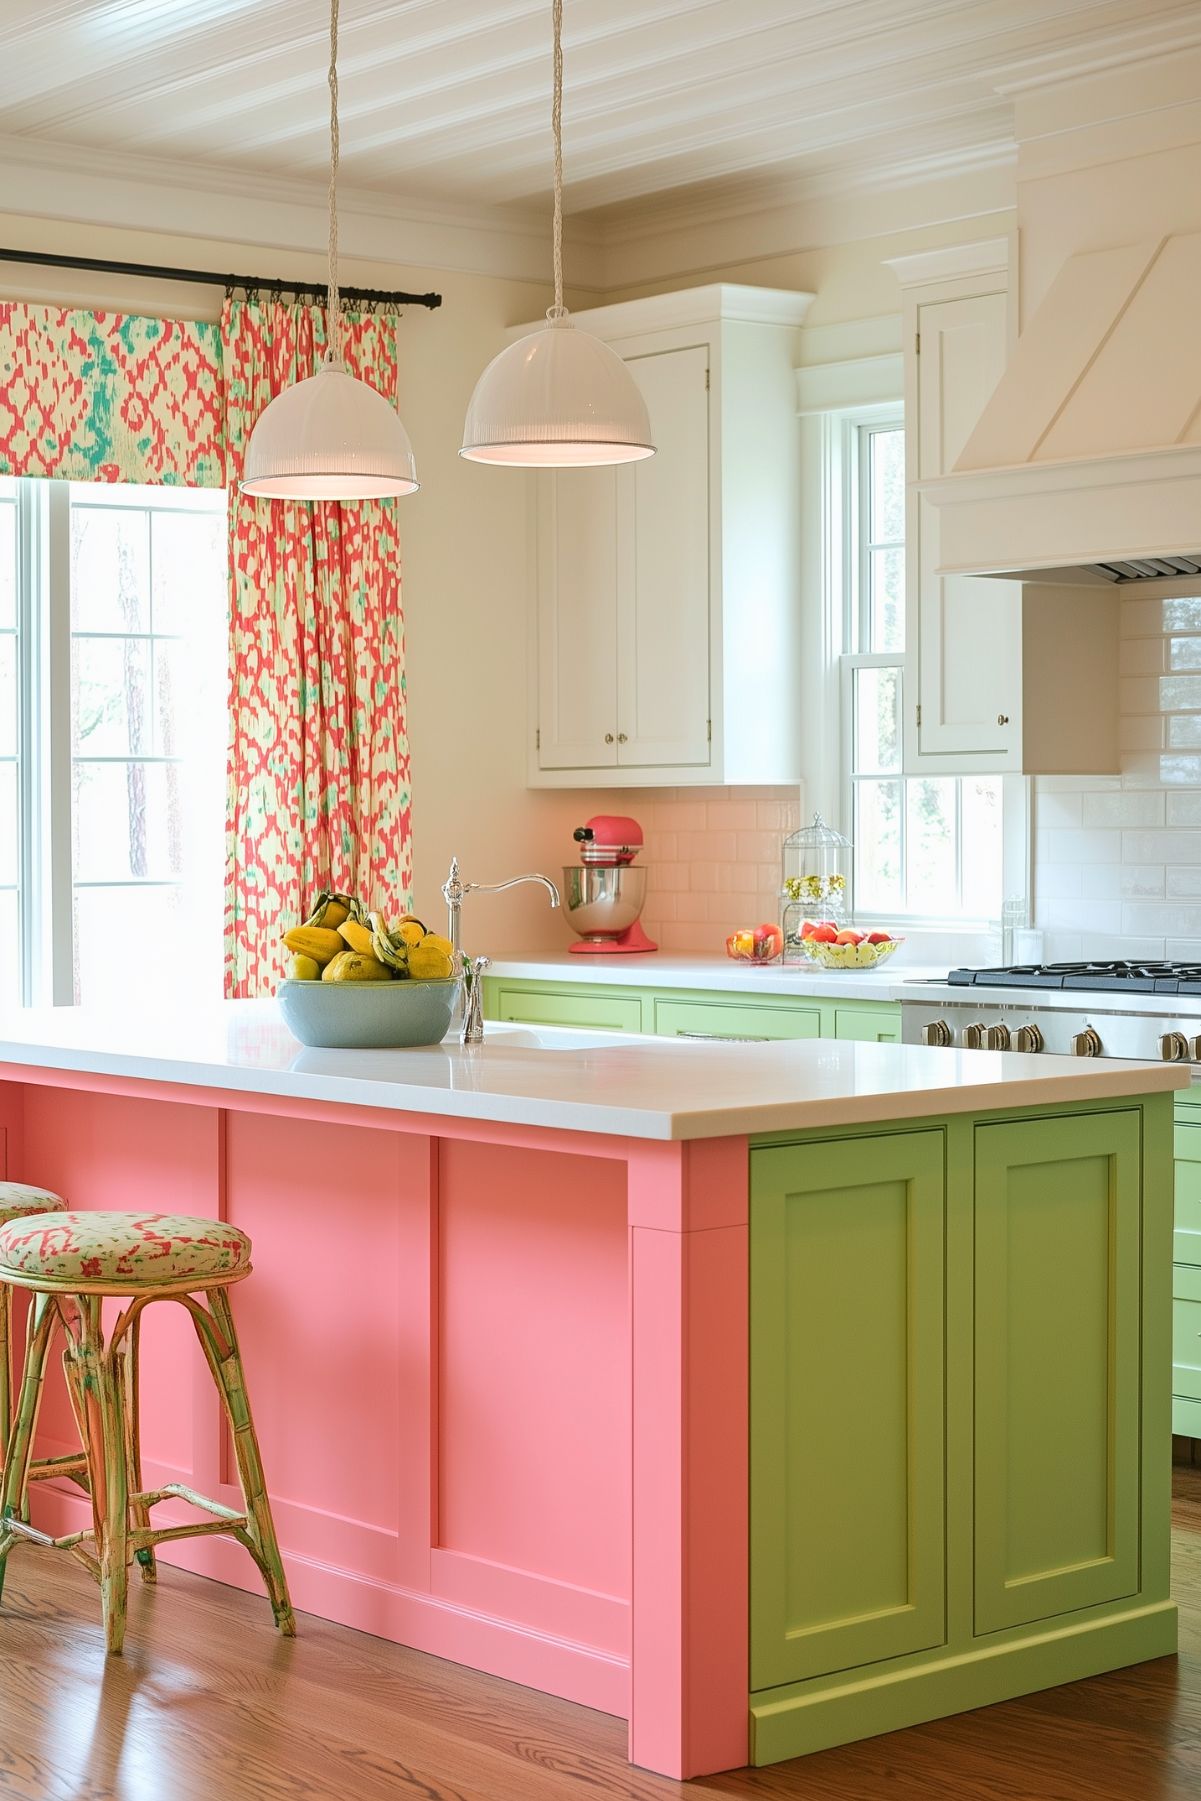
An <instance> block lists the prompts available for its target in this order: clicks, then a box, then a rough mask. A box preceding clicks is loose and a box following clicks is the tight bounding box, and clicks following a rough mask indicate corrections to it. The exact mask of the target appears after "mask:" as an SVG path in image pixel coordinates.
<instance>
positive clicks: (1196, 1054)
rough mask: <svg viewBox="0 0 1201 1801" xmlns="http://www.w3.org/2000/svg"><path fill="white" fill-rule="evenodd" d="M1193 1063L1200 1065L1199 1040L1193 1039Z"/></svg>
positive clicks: (1200, 1044) (1200, 1046)
mask: <svg viewBox="0 0 1201 1801" xmlns="http://www.w3.org/2000/svg"><path fill="white" fill-rule="evenodd" d="M1193 1062H1194V1063H1201V1038H1194V1039H1193Z"/></svg>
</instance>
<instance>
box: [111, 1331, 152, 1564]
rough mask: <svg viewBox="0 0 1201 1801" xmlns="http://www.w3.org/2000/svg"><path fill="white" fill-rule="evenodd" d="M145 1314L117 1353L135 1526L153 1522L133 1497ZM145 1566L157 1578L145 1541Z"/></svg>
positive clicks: (138, 1487) (137, 1478)
mask: <svg viewBox="0 0 1201 1801" xmlns="http://www.w3.org/2000/svg"><path fill="white" fill-rule="evenodd" d="M141 1336H142V1316H141V1314H140V1313H139V1314H137V1315H136V1316H135V1318H134V1322H133V1324H132V1326H131V1327H130V1328H129V1331H128V1333H127V1334H126V1337H125V1340H124V1342H123V1344H122V1345H121V1348H120V1351H119V1352H118V1356H119V1358H120V1364H121V1392H122V1397H123V1403H124V1412H125V1462H126V1467H127V1468H128V1471H129V1492H130V1496H131V1499H130V1503H129V1512H130V1517H131V1519H132V1520H133V1523H134V1525H135V1526H141V1527H146V1528H148V1527H149V1525H150V1509H149V1507H143V1506H141V1505H140V1504H139V1503H138V1502H137V1501H134V1500H133V1499H132V1497H133V1496H134V1495H136V1494H140V1493H141V1492H142V1423H141V1406H140V1403H141V1395H140V1386H141V1383H140V1371H141V1360H142V1346H141ZM135 1555H136V1556H137V1560H138V1563H139V1564H140V1565H141V1569H142V1581H143V1582H155V1581H157V1579H158V1566H157V1564H156V1562H155V1557H154V1546H153V1545H145V1546H144V1547H143V1548H142V1550H140V1551H138V1552H136V1553H135Z"/></svg>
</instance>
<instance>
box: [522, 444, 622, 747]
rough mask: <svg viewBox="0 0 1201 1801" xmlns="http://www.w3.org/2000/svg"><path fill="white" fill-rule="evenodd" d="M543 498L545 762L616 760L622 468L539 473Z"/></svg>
mask: <svg viewBox="0 0 1201 1801" xmlns="http://www.w3.org/2000/svg"><path fill="white" fill-rule="evenodd" d="M537 508H538V524H537V540H538V731H539V744H538V766H539V768H541V769H603V768H605V767H611V766H612V765H614V764H615V763H616V762H617V487H616V471H615V470H613V469H569V470H567V471H566V473H564V474H559V475H540V476H539V477H538V499H537ZM606 738H607V739H608V743H606V741H605V740H606Z"/></svg>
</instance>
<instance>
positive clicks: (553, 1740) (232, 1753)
mask: <svg viewBox="0 0 1201 1801" xmlns="http://www.w3.org/2000/svg"><path fill="white" fill-rule="evenodd" d="M1175 1495H1176V1499H1175V1506H1174V1510H1173V1517H1174V1523H1175V1533H1174V1588H1175V1593H1176V1597H1177V1599H1178V1601H1179V1602H1180V1606H1181V1618H1182V1631H1181V1651H1180V1657H1179V1659H1173V1658H1161V1659H1159V1660H1158V1661H1157V1662H1155V1663H1149V1664H1143V1665H1140V1666H1137V1667H1135V1668H1133V1669H1130V1670H1124V1671H1118V1672H1116V1673H1115V1674H1113V1675H1111V1676H1100V1677H1097V1678H1095V1679H1094V1680H1092V1681H1090V1682H1078V1683H1074V1684H1073V1685H1071V1686H1070V1687H1067V1688H1061V1689H1052V1690H1049V1691H1047V1692H1046V1693H1044V1694H1038V1695H1031V1696H1029V1697H1028V1698H1026V1699H1025V1700H1021V1701H1014V1702H1008V1703H1006V1704H1004V1705H1002V1706H998V1707H988V1708H981V1709H980V1710H978V1711H977V1712H976V1713H970V1714H963V1715H960V1716H959V1717H958V1718H956V1719H953V1720H942V1721H938V1722H936V1723H935V1724H933V1725H930V1726H919V1727H915V1728H913V1729H911V1730H910V1731H908V1732H898V1733H893V1734H891V1735H890V1736H888V1737H887V1738H878V1739H869V1740H867V1741H866V1742H865V1743H863V1744H860V1745H854V1746H850V1747H847V1748H846V1749H843V1750H839V1751H828V1752H824V1753H822V1754H821V1755H819V1756H816V1757H809V1758H804V1759H800V1760H798V1761H796V1762H794V1763H789V1764H777V1765H775V1766H774V1767H773V1768H771V1769H766V1770H742V1771H736V1772H734V1773H732V1774H730V1775H725V1776H714V1777H709V1778H707V1779H706V1780H705V1781H703V1782H697V1783H689V1784H678V1783H674V1782H667V1781H664V1780H663V1779H662V1778H660V1777H656V1776H650V1775H647V1774H646V1772H644V1771H641V1770H631V1769H630V1768H629V1767H628V1765H627V1764H626V1762H625V1758H624V1745H625V1726H624V1724H623V1723H622V1722H621V1721H618V1720H614V1719H610V1718H608V1717H607V1716H605V1715H603V1714H595V1713H590V1712H588V1711H587V1710H586V1709H584V1708H579V1707H573V1706H571V1705H570V1704H569V1703H567V1702H563V1701H553V1700H549V1699H547V1698H546V1697H545V1696H542V1695H539V1694H536V1693H535V1692H534V1691H533V1690H531V1689H523V1688H517V1687H515V1686H513V1685H512V1684H510V1683H505V1682H500V1681H497V1680H495V1679H493V1678H491V1677H487V1676H480V1675H476V1674H475V1673H473V1672H472V1671H469V1670H464V1669H460V1668H459V1667H458V1666H457V1665H455V1664H449V1663H441V1662H439V1661H438V1660H437V1659H435V1658H431V1657H423V1656H420V1655H419V1654H417V1653H416V1652H412V1651H405V1650H402V1649H401V1648H400V1647H398V1646H396V1645H391V1644H386V1643H384V1642H383V1641H382V1640H379V1639H372V1638H367V1637H365V1636H363V1635H362V1634H359V1633H355V1632H350V1631H347V1630H345V1629H343V1628H342V1627H338V1626H329V1625H326V1624H325V1623H324V1622H322V1621H320V1620H316V1619H313V1618H311V1617H307V1616H306V1617H303V1618H302V1619H301V1622H300V1626H301V1636H300V1637H299V1638H298V1639H296V1640H294V1641H288V1640H281V1639H279V1638H276V1637H275V1636H274V1635H273V1633H272V1630H271V1622H270V1613H269V1610H268V1607H267V1602H266V1600H265V1599H259V1598H258V1597H255V1596H249V1595H244V1594H242V1593H241V1592H240V1591H238V1590H234V1589H228V1588H223V1587H221V1586H220V1585H219V1584H217V1583H212V1582H204V1581H202V1580H200V1579H199V1578H198V1577H193V1576H186V1575H183V1574H181V1573H179V1572H176V1571H173V1570H164V1571H163V1573H162V1578H161V1582H160V1587H159V1590H158V1592H157V1593H156V1592H154V1591H153V1590H142V1589H141V1587H140V1585H138V1584H135V1585H134V1592H133V1595H132V1598H131V1606H130V1624H129V1637H128V1639H127V1641H126V1652H125V1656H124V1658H121V1659H113V1660H109V1661H106V1659H105V1657H104V1654H103V1640H102V1638H101V1633H100V1626H99V1609H98V1606H97V1596H96V1593H95V1590H94V1588H93V1587H92V1585H91V1582H90V1580H89V1578H88V1577H87V1576H86V1575H85V1574H84V1573H83V1571H82V1570H80V1569H79V1568H78V1566H77V1565H75V1564H74V1563H73V1562H71V1561H70V1560H68V1559H66V1558H64V1557H61V1556H59V1557H56V1556H55V1555H54V1554H53V1553H51V1552H44V1551H35V1550H26V1549H24V1548H22V1549H21V1550H20V1551H19V1552H17V1553H16V1554H14V1556H13V1559H12V1563H11V1565H10V1570H9V1580H8V1589H7V1592H6V1595H5V1606H4V1612H3V1617H2V1618H0V1795H3V1796H17V1797H21V1798H22V1801H276V1798H279V1801H283V1798H284V1797H287V1798H288V1801H398V1798H400V1797H405V1796H420V1797H424V1798H425V1801H560V1798H562V1801H568V1798H572V1801H605V1798H606V1797H609V1796H614V1797H629V1798H630V1801H657V1798H658V1797H662V1796H668V1795H684V1794H693V1793H695V1795H696V1796H697V1797H698V1801H701V1798H703V1797H718V1796H730V1797H754V1798H757V1801H793V1798H794V1797H795V1798H796V1801H801V1798H802V1797H803V1798H804V1801H877V1797H882V1796H884V1795H885V1794H889V1795H895V1796H897V1797H898V1798H899V1801H906V1798H908V1797H912V1798H913V1801H976V1798H977V1797H979V1798H980V1801H1001V1798H1002V1797H1003V1798H1004V1801H1084V1798H1085V1797H1089V1798H1090V1801H1185V1797H1188V1798H1189V1801H1198V1797H1199V1796H1201V1465H1197V1466H1195V1467H1184V1466H1178V1468H1177V1470H1176V1482H1175Z"/></svg>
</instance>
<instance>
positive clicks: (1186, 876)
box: [1164, 863, 1201, 900]
mask: <svg viewBox="0 0 1201 1801" xmlns="http://www.w3.org/2000/svg"><path fill="white" fill-rule="evenodd" d="M1164 878H1165V886H1164V892H1165V893H1166V894H1167V896H1168V898H1169V900H1177V899H1181V898H1183V899H1185V900H1189V899H1192V898H1193V897H1198V898H1201V867H1198V866H1196V865H1190V864H1188V863H1186V864H1185V865H1184V866H1183V868H1181V869H1165V870H1164Z"/></svg>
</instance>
